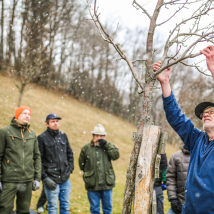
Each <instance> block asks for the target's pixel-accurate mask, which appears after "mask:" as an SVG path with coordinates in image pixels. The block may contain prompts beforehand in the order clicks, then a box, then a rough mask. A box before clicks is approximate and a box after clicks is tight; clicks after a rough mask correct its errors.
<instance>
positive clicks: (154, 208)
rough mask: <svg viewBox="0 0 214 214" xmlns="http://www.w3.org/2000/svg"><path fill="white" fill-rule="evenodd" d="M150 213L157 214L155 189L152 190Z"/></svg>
mask: <svg viewBox="0 0 214 214" xmlns="http://www.w3.org/2000/svg"><path fill="white" fill-rule="evenodd" d="M152 214H157V201H156V192H155V190H153V196H152Z"/></svg>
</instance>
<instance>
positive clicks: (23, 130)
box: [0, 118, 41, 182]
mask: <svg viewBox="0 0 214 214" xmlns="http://www.w3.org/2000/svg"><path fill="white" fill-rule="evenodd" d="M40 179H41V158H40V152H39V146H38V142H37V137H36V134H35V132H34V131H33V130H31V129H29V125H21V124H18V123H17V121H16V120H15V119H14V118H13V119H12V121H11V124H10V125H9V126H6V127H4V128H2V129H0V181H5V182H28V181H33V180H38V181H40Z"/></svg>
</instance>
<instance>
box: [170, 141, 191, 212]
mask: <svg viewBox="0 0 214 214" xmlns="http://www.w3.org/2000/svg"><path fill="white" fill-rule="evenodd" d="M189 160H190V152H189V149H188V148H187V147H186V146H185V145H184V146H183V148H182V149H181V150H180V151H178V152H176V153H174V154H173V155H172V156H171V158H170V160H169V165H168V168H167V172H166V188H167V194H168V199H169V201H170V202H171V208H170V210H169V211H168V213H167V214H179V213H181V211H182V206H183V204H184V202H185V184H186V177H187V171H188V167H189Z"/></svg>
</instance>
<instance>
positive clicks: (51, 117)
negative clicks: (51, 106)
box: [45, 113, 62, 122]
mask: <svg viewBox="0 0 214 214" xmlns="http://www.w3.org/2000/svg"><path fill="white" fill-rule="evenodd" d="M50 119H58V120H61V119H62V118H61V117H57V115H56V114H54V113H51V114H49V115H48V116H47V117H46V121H45V122H47V121H48V120H50Z"/></svg>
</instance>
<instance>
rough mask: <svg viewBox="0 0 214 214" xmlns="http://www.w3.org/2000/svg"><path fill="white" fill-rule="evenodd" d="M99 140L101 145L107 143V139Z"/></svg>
mask: <svg viewBox="0 0 214 214" xmlns="http://www.w3.org/2000/svg"><path fill="white" fill-rule="evenodd" d="M98 141H99V144H100V146H104V145H105V144H106V143H107V141H106V140H104V139H99V140H98Z"/></svg>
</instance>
